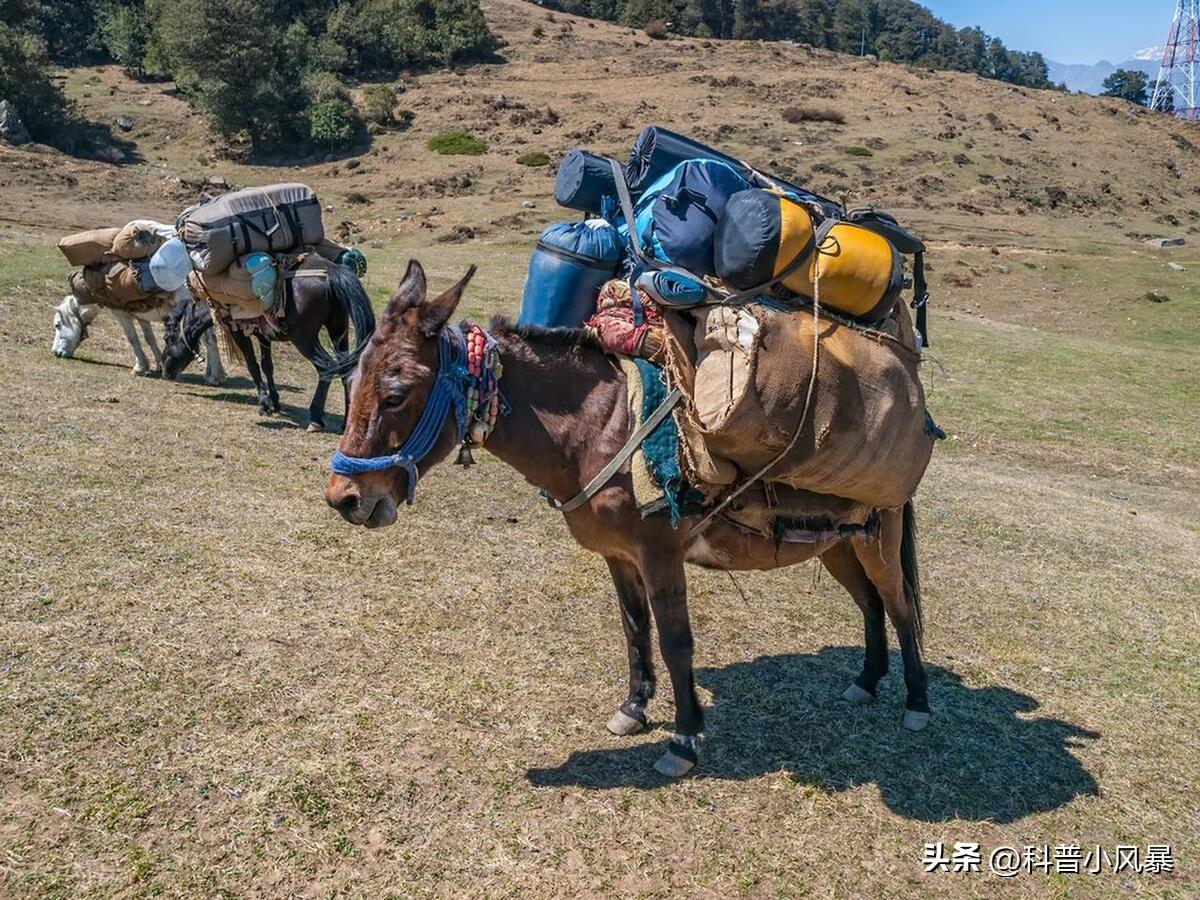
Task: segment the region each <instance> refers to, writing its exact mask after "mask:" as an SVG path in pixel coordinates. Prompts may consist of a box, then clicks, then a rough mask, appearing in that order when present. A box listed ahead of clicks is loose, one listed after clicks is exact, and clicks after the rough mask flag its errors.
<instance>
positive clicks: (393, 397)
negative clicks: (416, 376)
mask: <svg viewBox="0 0 1200 900" xmlns="http://www.w3.org/2000/svg"><path fill="white" fill-rule="evenodd" d="M407 396H408V392H407V391H396V392H394V393H391V394H388V395H387V396H386V397H384V398H383V408H384V409H397V408H399V407H401V406H403V405H404V400H405V398H406V397H407Z"/></svg>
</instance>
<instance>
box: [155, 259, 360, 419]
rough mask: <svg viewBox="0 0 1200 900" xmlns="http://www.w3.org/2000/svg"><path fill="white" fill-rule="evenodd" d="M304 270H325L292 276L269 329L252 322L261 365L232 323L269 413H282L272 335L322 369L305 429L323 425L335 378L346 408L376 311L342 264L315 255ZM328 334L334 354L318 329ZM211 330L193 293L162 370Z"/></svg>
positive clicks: (176, 364) (179, 315) (170, 322)
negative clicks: (280, 312) (352, 343)
mask: <svg viewBox="0 0 1200 900" xmlns="http://www.w3.org/2000/svg"><path fill="white" fill-rule="evenodd" d="M304 268H305V269H318V270H322V271H323V272H324V274H323V275H321V276H314V275H303V274H298V275H296V276H295V277H292V278H290V279H289V280H290V283H291V285H290V288H289V289H288V291H287V292H286V295H285V298H284V301H283V302H284V307H283V315H282V316H281V317H279V319H278V325H277V326H276V327H274V328H272V329H270V330H269V331H267V330H263V329H262V328H261V327H258V326H251V330H252V331H253V333H254V339H255V340H256V341H257V342H258V346H259V353H260V354H261V358H262V365H261V367H260V366H259V357H258V356H257V355H256V354H255V351H254V341H252V340H251V337H250V335H249V334H246V333H245V332H243V331H239V330H238V329H236V328H235V329H231V331H230V334H231V336H232V337H233V342H234V344H235V345H236V346H237V348H238V350H239V351H240V352H241V354H242V358H243V359H244V360H245V361H246V369H247V371H249V373H250V378H251V380H252V381H253V382H254V387H255V389H256V390H257V392H258V406H259V409H260V410H262V412H263V413H264V414H266V415H273V414H275V413H277V412H279V408H280V407H279V391H278V389H277V388H276V386H275V362H274V358H273V357H272V355H271V342H272V341H277V340H286V341H290V342H291V343H292V344H293V346H295V348H296V349H297V350H299V351H300V355H301V356H303V357H304V358H305V359H307V360H308V361H309V362H310V363H312V364H313V368H315V369H316V370H317V387H316V390H315V391H314V392H313V396H312V400H311V401H310V402H309V404H308V430H309V431H324V430H325V402H326V398H327V397H328V395H329V385H330V383H331V382H332V381H333V379H334V378H340V379H341V381H342V391H343V394H344V397H345V401H346V407H347V408H348V407H349V403H350V399H349V398H350V393H349V392H350V388H349V383H350V378H351V376H352V375H353V372H354V367H355V366H356V365H357V363H358V354H359V353H360V352H362V348H363V347H364V346H365V345H366V342H367V341H368V340H370V337H371V335H372V333H374V331H375V312H374V310H373V309H372V307H371V300H370V298H369V297H368V296H367V293H366V291H365V290H363V286H362V283H361V282H359V280H358V278H357V277H355V275H354V273H353V272H352V271H350V270H349V269H347V268H346V267H345V266H339V265H337V264H335V263H332V262H329V261H328V260H325V259H322V258H321V257H318V256H316V255H315V254H314V255H312V256H309V257H308V258H307V259H306V260H305V263H304ZM351 324H352V325H353V326H354V334H355V338H356V340H357V341H358V344H357V346H356V347H355V348H354V349H353V350H351V349H350V325H351ZM322 329H324V330H325V332H326V333H327V334H328V336H329V341H330V344H331V346H332V347H333V353H332V354H331V353H330V352H329V351H327V350H326V349H325V348H324V347H323V346H322V345H321V337H320V334H321V330H322ZM213 330H214V325H213V317H212V311H211V310H210V308H209V306H208V304H207V303H204V302H201V301H199V300H194V301H193V302H192V303H190V304H187V305H185V306H183V307H181V308H180V309H178V310H177V311H175V312H174V313H172V315H170V316H169V317H168V318H167V328H166V331H167V347H166V351H165V352H164V354H163V377H164V378H168V379H171V380H174V379H175V378H178V377H179V373H180V372H182V371H183V370H184V369H185V368H187V366H188V365H189V364H190V363H191V361H192V360H193V359H195V357H196V348H197V347H198V346H199V344H200V341H201V339H202V338H204V337H205V336H206V335H211V334H212V333H213Z"/></svg>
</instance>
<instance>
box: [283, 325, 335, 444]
mask: <svg viewBox="0 0 1200 900" xmlns="http://www.w3.org/2000/svg"><path fill="white" fill-rule="evenodd" d="M292 343H293V344H295V345H296V349H297V350H299V351H300V355H301V356H303V357H304V358H305V359H307V360H308V361H309V362H310V363H312V364H313V368H314V369H316V370H317V387H316V389H315V390H314V391H313V395H312V400H310V401H309V402H308V430H309V431H313V432H317V431H324V430H325V401H326V398H328V396H329V380H330V379H329V377H328V376H326V375H323V374H322V373H321V368H320V366H318V365H317V358H316V347H315V344H316V338H296V339H293V340H292Z"/></svg>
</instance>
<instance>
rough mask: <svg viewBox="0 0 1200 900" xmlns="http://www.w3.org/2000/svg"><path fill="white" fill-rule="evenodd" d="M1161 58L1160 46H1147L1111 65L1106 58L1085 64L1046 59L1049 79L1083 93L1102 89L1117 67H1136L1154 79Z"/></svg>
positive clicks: (1098, 91)
mask: <svg viewBox="0 0 1200 900" xmlns="http://www.w3.org/2000/svg"><path fill="white" fill-rule="evenodd" d="M1161 58H1162V48H1161V47H1147V48H1146V49H1145V50H1139V51H1138V52H1137V53H1134V54H1133V55H1132V56H1130V57H1129V59H1127V60H1125V62H1123V63H1120V64H1119V65H1113V64H1112V63H1110V62H1109V61H1108V60H1106V59H1102V60H1101V61H1100V62H1098V63H1094V64H1092V65H1087V64H1084V63H1075V64H1069V63H1056V62H1054V61H1053V60H1046V67H1047V69H1048V70H1049V75H1050V80H1051V81H1052V82H1053V83H1054V84H1058V83H1059V82H1062V83H1063V84H1065V85H1066V86H1067V89H1068V90H1072V91H1083V93H1085V94H1099V93H1100V92H1101V91H1102V90H1104V79H1105V78H1107V77H1108V76H1109V75H1111V74H1112V73H1113V72H1115V71H1117V69H1136V70H1138V71H1141V72H1145V73H1146V77H1147V78H1150V79H1154V78H1156V77H1157V76H1158V64H1159V61H1160V59H1161Z"/></svg>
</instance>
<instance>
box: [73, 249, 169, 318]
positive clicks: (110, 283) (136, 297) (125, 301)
mask: <svg viewBox="0 0 1200 900" xmlns="http://www.w3.org/2000/svg"><path fill="white" fill-rule="evenodd" d="M70 287H71V293H72V294H74V295H75V297H76V299H77V300H79V302H80V303H85V304H89V305H90V304H93V303H97V304H99V305H100V306H105V307H108V308H109V309H117V310H121V311H122V312H127V313H139V312H144V311H145V310H148V309H154V308H156V307H158V306H159V305H161V304H162V303H163V302H164V301H163V297H164V296H165V295H162V294H154V293H149V292H147V291H145V290H143V289H142V286H141V283H140V282H139V280H138V273H137V269H136V268H134V266H133V264H132V263H127V262H123V261H120V260H117V261H114V262H107V263H102V264H100V265H98V266H86V267H84V268H83V269H82V270H80V271H77V272H74V273H72V274H71V278H70Z"/></svg>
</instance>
